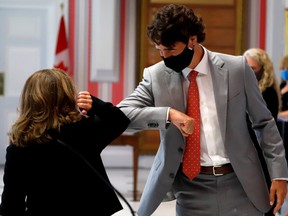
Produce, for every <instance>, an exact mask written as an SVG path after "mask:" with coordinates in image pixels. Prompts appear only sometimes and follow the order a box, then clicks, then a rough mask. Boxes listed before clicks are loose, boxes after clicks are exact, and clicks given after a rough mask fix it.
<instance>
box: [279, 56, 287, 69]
mask: <svg viewBox="0 0 288 216" xmlns="http://www.w3.org/2000/svg"><path fill="white" fill-rule="evenodd" d="M280 70H288V55H286V56H284V57H283V58H282V59H281V62H280Z"/></svg>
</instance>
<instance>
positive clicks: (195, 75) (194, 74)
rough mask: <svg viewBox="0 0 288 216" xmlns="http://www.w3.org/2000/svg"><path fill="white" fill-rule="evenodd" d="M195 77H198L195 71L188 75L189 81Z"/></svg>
mask: <svg viewBox="0 0 288 216" xmlns="http://www.w3.org/2000/svg"><path fill="white" fill-rule="evenodd" d="M197 75H198V72H197V71H195V70H192V71H191V72H190V73H189V81H191V80H195V79H196V77H197Z"/></svg>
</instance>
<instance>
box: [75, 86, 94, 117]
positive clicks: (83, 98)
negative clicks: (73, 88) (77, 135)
mask: <svg viewBox="0 0 288 216" xmlns="http://www.w3.org/2000/svg"><path fill="white" fill-rule="evenodd" d="M77 105H78V106H79V108H80V110H81V112H82V114H83V115H86V114H87V112H88V111H89V110H90V109H91V108H92V98H91V95H90V93H89V92H87V91H80V92H79V93H78V97H77Z"/></svg>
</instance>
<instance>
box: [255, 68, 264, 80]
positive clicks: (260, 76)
mask: <svg viewBox="0 0 288 216" xmlns="http://www.w3.org/2000/svg"><path fill="white" fill-rule="evenodd" d="M254 73H255V76H256V79H257V80H258V82H259V81H260V80H261V78H262V76H263V73H264V70H263V68H261V70H260V71H257V72H255V71H254Z"/></svg>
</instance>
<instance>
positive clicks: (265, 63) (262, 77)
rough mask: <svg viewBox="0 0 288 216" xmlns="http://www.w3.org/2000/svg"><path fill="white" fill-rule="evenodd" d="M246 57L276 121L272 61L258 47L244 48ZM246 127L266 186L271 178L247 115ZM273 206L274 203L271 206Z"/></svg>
mask: <svg viewBox="0 0 288 216" xmlns="http://www.w3.org/2000/svg"><path fill="white" fill-rule="evenodd" d="M243 55H244V56H245V57H246V60H247V62H248V64H249V66H250V67H251V68H252V70H253V71H254V73H255V76H256V79H257V81H258V86H259V89H260V91H261V93H262V96H263V98H264V100H265V102H266V105H267V108H268V109H269V110H270V112H271V114H272V116H273V117H274V120H275V121H277V116H278V112H279V107H280V102H281V98H280V89H279V84H278V82H277V79H276V75H275V72H274V67H273V63H272V61H271V59H270V57H269V55H268V54H267V53H266V52H265V51H264V50H262V49H260V48H250V49H248V50H246V51H245V52H244V54H243ZM247 122H248V126H249V127H248V129H249V131H250V136H251V138H252V140H253V143H254V145H255V148H256V149H257V151H258V155H259V158H260V160H261V164H262V167H263V171H264V174H265V177H266V182H267V185H268V187H269V188H270V186H271V179H270V176H269V172H268V169H267V165H266V162H265V159H264V157H263V152H262V149H261V148H260V146H259V143H258V140H257V137H256V134H255V132H254V130H253V129H252V125H251V121H250V119H249V117H248V115H247ZM273 207H275V205H274V206H273ZM273 207H272V208H271V209H270V210H269V211H268V212H267V213H265V216H273V215H274V214H273Z"/></svg>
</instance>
